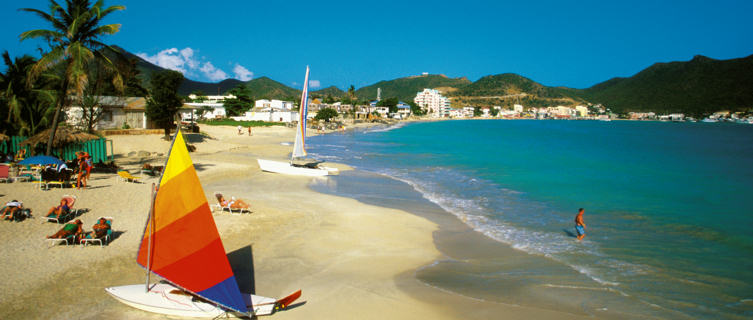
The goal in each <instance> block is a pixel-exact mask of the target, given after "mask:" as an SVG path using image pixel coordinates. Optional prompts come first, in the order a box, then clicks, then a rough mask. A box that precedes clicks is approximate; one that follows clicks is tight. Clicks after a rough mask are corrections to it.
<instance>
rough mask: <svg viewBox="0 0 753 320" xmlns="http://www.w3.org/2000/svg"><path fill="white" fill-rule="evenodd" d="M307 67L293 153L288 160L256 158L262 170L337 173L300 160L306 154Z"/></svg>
mask: <svg viewBox="0 0 753 320" xmlns="http://www.w3.org/2000/svg"><path fill="white" fill-rule="evenodd" d="M308 87H309V67H308V66H306V78H305V80H304V82H303V93H302V94H301V110H300V111H299V112H298V129H297V130H296V134H295V143H294V144H293V154H292V155H291V157H290V162H281V161H272V160H264V159H257V161H258V162H259V167H260V168H261V170H263V171H267V172H276V173H283V174H290V175H298V176H326V175H331V174H337V173H338V170H337V168H330V167H324V166H320V165H319V162H315V161H305V160H302V158H304V157H305V156H306V120H307V119H306V117H307V116H308V105H309V99H308V98H309V96H308Z"/></svg>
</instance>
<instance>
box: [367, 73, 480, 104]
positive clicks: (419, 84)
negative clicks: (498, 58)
mask: <svg viewBox="0 0 753 320" xmlns="http://www.w3.org/2000/svg"><path fill="white" fill-rule="evenodd" d="M470 83H471V82H470V81H468V79H466V78H448V77H447V76H445V75H425V76H412V77H406V78H399V79H394V80H388V81H379V82H377V83H375V84H372V85H370V86H366V87H363V88H360V89H358V90H356V96H357V97H358V99H359V100H364V99H366V100H375V99H376V96H377V88H381V89H382V98H383V99H386V98H392V97H396V98H398V99H399V100H401V101H404V102H412V101H413V98H415V97H416V93H417V92H419V91H423V90H424V89H425V88H431V89H436V88H443V89H444V90H442V91H443V92H449V91H453V90H457V89H458V88H462V87H464V86H466V85H468V84H470Z"/></svg>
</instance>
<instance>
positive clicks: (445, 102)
mask: <svg viewBox="0 0 753 320" xmlns="http://www.w3.org/2000/svg"><path fill="white" fill-rule="evenodd" d="M413 102H415V103H416V104H417V105H418V106H419V107H421V108H425V109H426V110H427V111H426V114H428V115H431V116H433V117H435V118H442V117H447V116H449V115H450V99H448V98H447V97H445V96H443V95H442V93H441V92H439V90H435V89H424V91H421V92H419V93H417V94H416V98H414V99H413Z"/></svg>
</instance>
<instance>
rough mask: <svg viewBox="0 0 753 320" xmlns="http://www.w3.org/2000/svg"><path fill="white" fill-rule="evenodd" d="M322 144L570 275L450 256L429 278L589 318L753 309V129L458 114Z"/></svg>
mask: <svg viewBox="0 0 753 320" xmlns="http://www.w3.org/2000/svg"><path fill="white" fill-rule="evenodd" d="M309 141H310V144H309V151H310V153H311V154H313V155H314V157H317V158H319V159H321V160H327V161H334V162H341V163H346V164H349V165H351V166H353V167H354V168H356V169H357V171H358V172H367V173H373V174H378V175H380V176H382V177H389V179H390V180H392V181H400V183H401V184H402V183H405V184H407V185H409V186H410V187H412V191H411V192H415V193H416V194H419V195H420V196H421V197H423V198H424V199H426V200H428V201H430V202H432V203H433V204H436V205H438V206H439V207H441V208H442V209H443V210H444V211H445V212H446V214H448V215H454V216H456V217H457V218H458V219H459V220H460V221H462V222H463V223H465V224H467V225H468V226H469V227H470V228H472V229H474V230H476V231H478V232H480V233H482V234H484V235H486V236H487V237H489V238H491V239H493V240H494V241H496V242H497V243H499V245H500V246H509V247H512V248H514V249H516V250H518V251H520V252H524V253H525V254H527V255H530V256H532V257H533V258H537V259H544V260H542V261H546V262H547V263H551V264H552V265H558V266H561V267H562V268H561V269H562V270H566V271H562V272H560V271H552V272H549V271H547V272H540V273H538V274H536V275H535V276H532V275H530V274H526V273H525V272H511V271H510V270H511V269H509V262H507V263H499V262H495V261H493V259H488V261H485V262H484V261H480V262H474V264H469V263H467V261H466V263H465V264H463V263H461V262H458V261H452V260H451V259H447V260H442V261H437V262H436V263H434V264H432V265H430V266H427V267H426V268H425V269H424V270H422V271H421V272H419V274H418V276H419V279H421V280H422V281H425V282H426V283H427V284H429V285H433V286H437V287H440V288H443V289H446V290H449V291H453V292H457V293H459V294H463V295H466V296H470V297H473V298H478V299H483V300H489V301H494V302H501V303H513V304H525V301H522V300H521V299H519V297H520V296H521V295H526V294H528V293H529V292H532V291H535V290H539V291H540V292H542V293H543V294H537V295H534V296H535V297H537V298H535V299H540V298H541V297H542V296H544V297H545V296H546V295H547V294H550V295H552V296H573V297H578V298H577V299H578V301H579V302H578V305H577V306H575V309H578V310H575V311H574V312H576V313H586V314H595V312H596V311H598V310H614V311H615V312H617V314H621V315H627V317H632V316H640V317H649V318H654V317H655V318H731V319H735V318H740V319H750V318H751V317H753V271H751V270H753V231H751V228H753V125H745V124H731V123H664V122H633V121H612V122H599V121H566V120H551V121H546V120H544V121H542V120H512V121H511V120H467V121H460V120H458V121H439V122H420V123H408V124H400V125H397V126H393V127H386V128H378V129H374V128H372V129H366V130H361V131H350V132H346V133H342V134H330V135H324V136H318V137H314V138H311V139H310V140H309ZM346 176H347V175H346ZM335 179H337V178H335ZM376 188H377V190H373V192H377V193H380V192H381V193H382V194H383V195H384V198H385V199H388V198H390V197H392V196H391V195H390V192H394V190H379V188H378V187H376ZM384 189H389V188H384ZM393 198H394V197H393ZM581 207H582V208H585V210H586V213H585V222H586V224H587V226H588V228H587V230H586V231H587V236H586V238H585V239H584V240H583V241H581V242H579V241H577V240H576V239H575V238H574V235H573V233H574V230H573V219H574V217H575V214H576V213H577V210H578V208H581ZM432 270H434V271H436V272H432ZM516 270H520V269H516ZM548 270H560V269H557V268H550V269H548ZM439 271H441V272H439ZM572 274H575V275H577V276H573V275H572ZM449 278H452V279H453V280H452V281H448V280H447V279H449ZM511 281H513V282H514V283H522V284H524V285H522V286H521V287H520V288H516V290H510V288H509V287H507V288H506V287H505V284H509V283H511ZM490 288H491V289H490ZM536 288H537V289H536ZM511 291H513V292H511ZM550 299H555V300H556V298H550ZM538 304H539V305H540V304H541V303H538ZM544 305H553V306H554V307H553V308H557V307H556V306H557V303H551V304H547V303H544Z"/></svg>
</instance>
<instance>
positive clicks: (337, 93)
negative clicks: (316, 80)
mask: <svg viewBox="0 0 753 320" xmlns="http://www.w3.org/2000/svg"><path fill="white" fill-rule="evenodd" d="M311 95H312V96H313V95H316V96H319V97H326V96H327V95H329V96H331V97H333V98H339V97H342V96H344V95H345V91H342V90H340V88H338V87H335V86H330V87H327V88H324V89H321V90H316V91H312V92H311Z"/></svg>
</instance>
